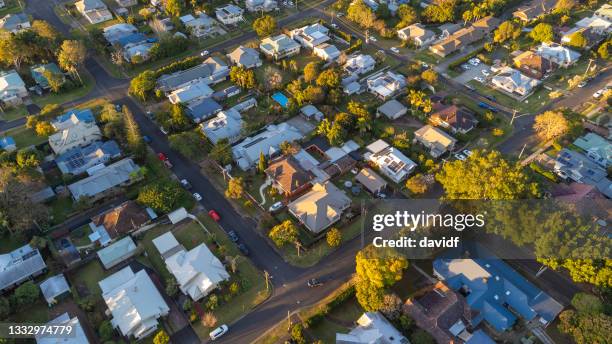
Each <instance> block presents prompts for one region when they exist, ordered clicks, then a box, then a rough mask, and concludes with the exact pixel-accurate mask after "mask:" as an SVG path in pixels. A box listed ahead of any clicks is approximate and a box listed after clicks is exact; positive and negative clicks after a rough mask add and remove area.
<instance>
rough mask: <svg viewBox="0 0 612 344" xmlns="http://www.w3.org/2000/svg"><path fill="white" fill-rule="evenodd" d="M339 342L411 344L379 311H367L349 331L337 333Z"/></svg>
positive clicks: (350, 343) (348, 343) (342, 343)
mask: <svg viewBox="0 0 612 344" xmlns="http://www.w3.org/2000/svg"><path fill="white" fill-rule="evenodd" d="M336 343H337V344H369V343H381V344H382V343H384V344H410V342H409V341H408V338H406V337H404V335H402V333H401V332H400V331H398V330H397V329H396V328H395V327H394V326H393V324H391V323H390V322H389V320H387V319H386V318H385V317H384V316H383V315H382V314H381V313H379V312H366V313H363V315H362V316H361V317H359V319H357V326H356V327H355V328H353V329H352V330H351V331H350V332H349V333H347V334H344V333H336Z"/></svg>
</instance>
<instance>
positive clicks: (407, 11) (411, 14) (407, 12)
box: [396, 4, 418, 28]
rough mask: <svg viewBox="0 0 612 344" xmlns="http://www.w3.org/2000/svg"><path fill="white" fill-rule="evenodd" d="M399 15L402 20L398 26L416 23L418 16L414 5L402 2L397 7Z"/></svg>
mask: <svg viewBox="0 0 612 344" xmlns="http://www.w3.org/2000/svg"><path fill="white" fill-rule="evenodd" d="M397 16H398V17H399V18H400V22H399V23H398V24H397V25H396V27H397V28H404V27H406V26H408V25H412V24H414V23H416V21H417V19H418V16H417V13H416V11H415V10H414V8H413V7H411V6H410V5H407V4H401V5H399V7H398V8H397Z"/></svg>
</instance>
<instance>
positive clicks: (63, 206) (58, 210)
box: [49, 196, 74, 224]
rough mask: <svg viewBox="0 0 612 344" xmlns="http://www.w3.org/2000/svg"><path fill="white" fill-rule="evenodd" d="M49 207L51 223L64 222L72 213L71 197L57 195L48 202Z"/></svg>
mask: <svg viewBox="0 0 612 344" xmlns="http://www.w3.org/2000/svg"><path fill="white" fill-rule="evenodd" d="M49 205H50V207H51V216H52V219H51V221H52V223H54V224H59V223H62V222H64V221H65V220H66V219H67V218H68V217H69V216H70V215H71V214H73V213H74V208H73V205H74V204H73V203H72V198H71V197H70V196H67V197H57V198H56V199H54V200H53V201H51V203H50V204H49Z"/></svg>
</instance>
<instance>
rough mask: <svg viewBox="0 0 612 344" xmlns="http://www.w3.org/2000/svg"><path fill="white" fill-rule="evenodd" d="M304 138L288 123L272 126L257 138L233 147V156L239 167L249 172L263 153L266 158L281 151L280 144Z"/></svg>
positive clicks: (246, 140)
mask: <svg viewBox="0 0 612 344" xmlns="http://www.w3.org/2000/svg"><path fill="white" fill-rule="evenodd" d="M302 137H303V135H302V133H300V131H299V130H297V129H296V128H295V127H293V126H292V125H290V124H289V123H287V122H283V123H280V124H270V125H268V126H267V127H266V128H265V129H264V130H263V131H261V132H260V133H258V134H256V135H255V136H249V137H247V138H245V139H244V140H242V141H240V142H239V143H237V144H235V145H234V146H233V147H232V155H233V156H234V161H235V162H236V163H237V164H238V167H240V169H242V170H243V171H247V170H249V169H250V168H251V167H253V166H255V164H256V163H257V162H258V161H259V156H260V154H261V153H263V154H264V156H265V157H266V158H268V157H271V156H274V155H275V154H276V153H278V152H279V151H280V144H281V143H283V142H285V141H287V142H292V141H295V140H299V139H301V138H302Z"/></svg>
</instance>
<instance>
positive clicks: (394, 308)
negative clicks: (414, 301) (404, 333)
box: [380, 294, 402, 320]
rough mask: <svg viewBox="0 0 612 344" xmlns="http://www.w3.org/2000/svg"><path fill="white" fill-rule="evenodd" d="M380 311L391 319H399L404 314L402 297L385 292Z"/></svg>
mask: <svg viewBox="0 0 612 344" xmlns="http://www.w3.org/2000/svg"><path fill="white" fill-rule="evenodd" d="M380 311H381V312H382V313H383V314H384V315H385V317H387V319H389V320H395V319H398V318H399V316H400V315H401V314H402V299H400V298H399V296H397V295H395V294H385V296H384V297H383V304H382V307H381V308H380Z"/></svg>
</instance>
